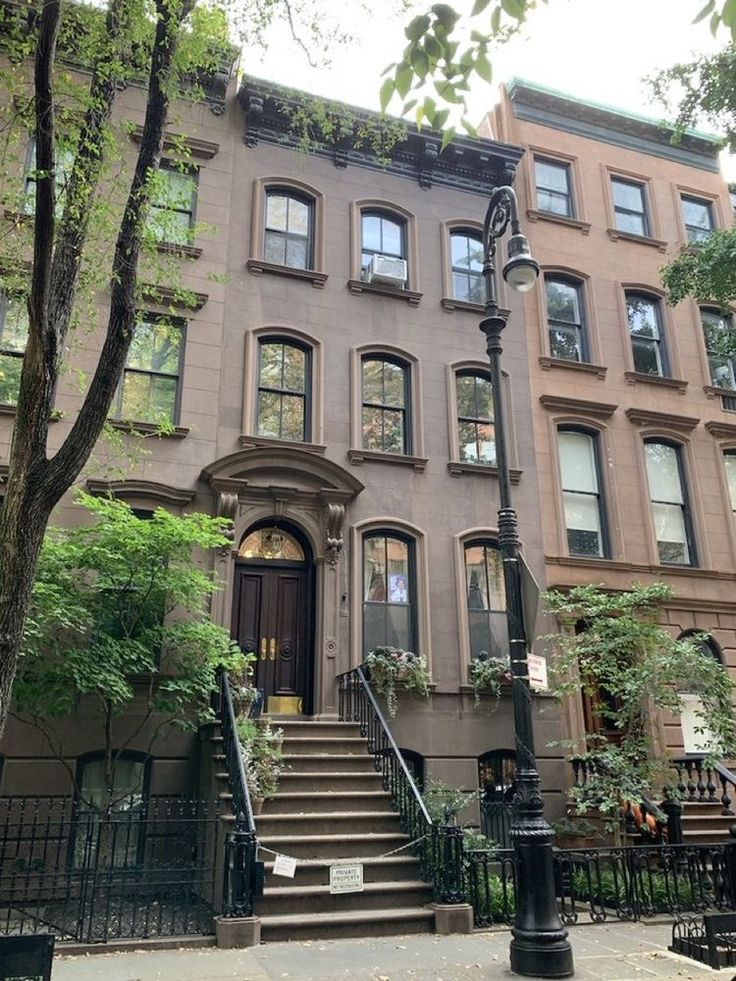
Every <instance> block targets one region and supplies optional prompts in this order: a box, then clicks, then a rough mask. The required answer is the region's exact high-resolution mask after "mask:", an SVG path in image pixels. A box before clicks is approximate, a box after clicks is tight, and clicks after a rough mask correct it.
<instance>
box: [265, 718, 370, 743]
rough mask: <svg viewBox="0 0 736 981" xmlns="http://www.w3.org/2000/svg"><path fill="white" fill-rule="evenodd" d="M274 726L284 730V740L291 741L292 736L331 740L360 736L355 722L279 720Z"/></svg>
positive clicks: (358, 727)
mask: <svg viewBox="0 0 736 981" xmlns="http://www.w3.org/2000/svg"><path fill="white" fill-rule="evenodd" d="M274 725H276V726H278V728H280V729H283V730H284V738H285V739H291V738H292V736H308V737H314V736H328V737H330V738H332V739H340V738H348V739H352V738H357V737H358V736H359V735H360V726H359V725H358V724H357V722H318V721H316V720H315V721H314V722H305V721H302V720H300V721H298V722H286V721H284V720H280V721H278V722H276V723H274Z"/></svg>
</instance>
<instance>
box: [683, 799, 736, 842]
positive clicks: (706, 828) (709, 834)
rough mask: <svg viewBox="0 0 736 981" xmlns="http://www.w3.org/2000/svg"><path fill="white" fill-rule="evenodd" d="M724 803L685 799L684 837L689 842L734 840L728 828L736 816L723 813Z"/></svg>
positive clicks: (735, 819) (734, 821)
mask: <svg viewBox="0 0 736 981" xmlns="http://www.w3.org/2000/svg"><path fill="white" fill-rule="evenodd" d="M722 810H723V805H722V804H720V803H713V802H711V801H703V802H702V803H701V802H700V801H683V806H682V838H683V841H684V843H685V844H686V845H687V844H695V843H702V844H716V843H721V842H724V841H733V839H732V838H731V835H730V834H729V833H728V829H729V828H730V827H731V825H732V824H734V823H736V816H734V815H733V814H732V815H730V816H729V815H727V814H721V811H722Z"/></svg>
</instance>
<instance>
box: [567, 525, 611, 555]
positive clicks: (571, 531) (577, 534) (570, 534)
mask: <svg viewBox="0 0 736 981" xmlns="http://www.w3.org/2000/svg"><path fill="white" fill-rule="evenodd" d="M567 547H568V549H569V551H570V554H571V555H595V556H598V557H599V558H600V557H601V556H602V555H603V552H602V551H601V538H600V535H599V534H598V532H597V531H585V530H583V529H580V528H568V529H567Z"/></svg>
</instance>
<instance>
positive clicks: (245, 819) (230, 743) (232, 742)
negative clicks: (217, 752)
mask: <svg viewBox="0 0 736 981" xmlns="http://www.w3.org/2000/svg"><path fill="white" fill-rule="evenodd" d="M220 725H221V726H222V738H223V747H224V750H225V762H226V764H227V772H228V786H229V789H230V793H231V794H232V795H233V809H234V810H235V822H236V824H237V825H238V829H239V830H240V831H251V832H255V830H256V823H255V819H254V817H253V806H252V804H251V801H250V792H249V790H248V781H247V779H246V776H245V752H246V750H245V747H244V746H243V744H242V743H241V742H240V738H239V737H238V727H237V720H236V716H235V706H234V705H233V693H232V690H231V688H230V676H229V674H228V673H227V671H222V672H221V673H220Z"/></svg>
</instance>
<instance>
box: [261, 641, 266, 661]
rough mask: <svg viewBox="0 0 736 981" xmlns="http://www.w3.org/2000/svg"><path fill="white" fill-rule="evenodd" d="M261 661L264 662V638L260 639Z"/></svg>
mask: <svg viewBox="0 0 736 981" xmlns="http://www.w3.org/2000/svg"><path fill="white" fill-rule="evenodd" d="M261 660H262V661H265V660H266V638H265V637H261Z"/></svg>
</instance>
